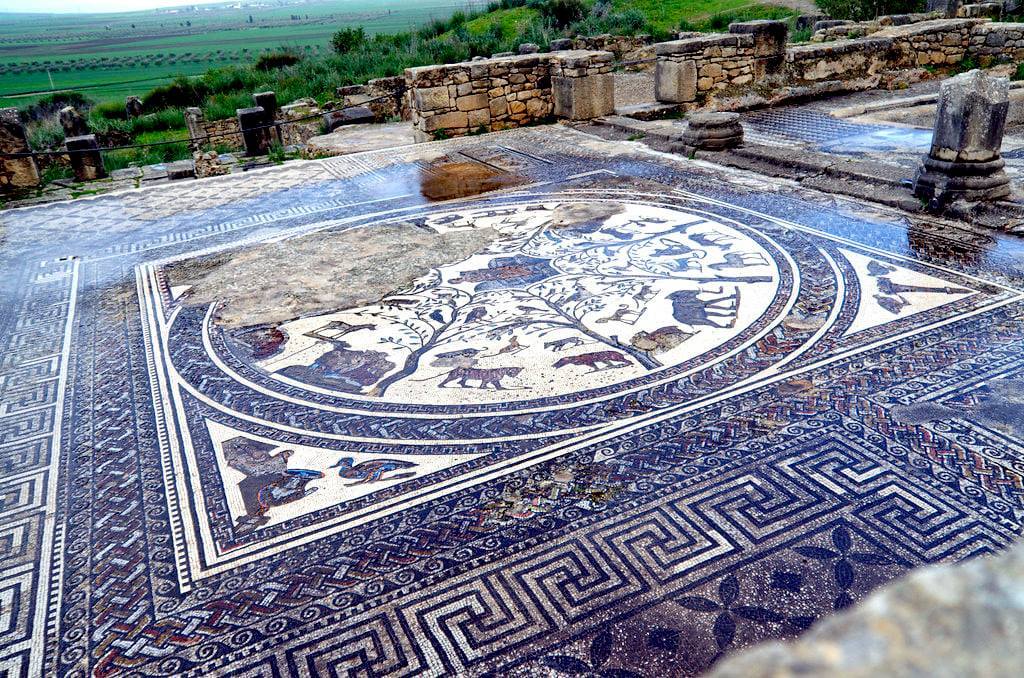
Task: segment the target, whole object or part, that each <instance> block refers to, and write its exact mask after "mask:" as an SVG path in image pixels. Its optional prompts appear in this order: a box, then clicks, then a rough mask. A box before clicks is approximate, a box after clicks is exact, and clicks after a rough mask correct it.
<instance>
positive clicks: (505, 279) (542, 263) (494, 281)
mask: <svg viewBox="0 0 1024 678" xmlns="http://www.w3.org/2000/svg"><path fill="white" fill-rule="evenodd" d="M556 273H557V271H555V269H553V268H551V265H550V264H549V263H548V261H547V260H546V259H538V258H536V257H527V256H523V255H515V256H511V257H497V258H494V259H491V260H490V261H489V262H488V263H487V268H479V269H476V270H474V271H465V272H463V273H462V274H460V275H458V276H457V277H455V278H452V279H451V280H450V282H451V283H452V284H453V285H458V284H460V283H473V284H475V285H476V287H475V289H476V290H477V291H488V290H500V289H509V288H514V287H519V286H522V285H529V284H531V283H535V282H540V281H541V280H544V279H545V278H548V277H550V276H552V275H555V274H556Z"/></svg>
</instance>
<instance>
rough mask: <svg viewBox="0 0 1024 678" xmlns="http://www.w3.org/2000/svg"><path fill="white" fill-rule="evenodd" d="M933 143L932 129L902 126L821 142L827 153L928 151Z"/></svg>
mask: <svg viewBox="0 0 1024 678" xmlns="http://www.w3.org/2000/svg"><path fill="white" fill-rule="evenodd" d="M931 143H932V133H931V131H926V130H919V129H912V128H909V127H900V128H894V129H886V130H879V131H876V132H870V133H867V134H858V135H856V136H851V137H843V138H842V139H836V140H835V141H829V142H826V143H824V144H821V145H820V146H819V148H820V149H821V150H823V151H825V152H827V153H839V154H848V153H871V152H876V153H877V152H884V151H914V152H918V151H920V152H926V151H927V150H928V149H929V148H930V147H931Z"/></svg>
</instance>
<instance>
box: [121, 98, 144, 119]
mask: <svg viewBox="0 0 1024 678" xmlns="http://www.w3.org/2000/svg"><path fill="white" fill-rule="evenodd" d="M124 112H125V114H127V116H128V117H129V118H137V117H139V116H140V115H142V113H143V108H142V99H140V98H139V97H134V96H132V97H128V98H127V99H125V100H124Z"/></svg>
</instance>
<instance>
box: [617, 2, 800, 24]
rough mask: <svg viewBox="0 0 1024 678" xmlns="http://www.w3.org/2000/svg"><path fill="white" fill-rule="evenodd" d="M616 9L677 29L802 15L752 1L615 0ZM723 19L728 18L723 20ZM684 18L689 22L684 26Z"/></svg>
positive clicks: (790, 10) (794, 11) (652, 22)
mask: <svg viewBox="0 0 1024 678" xmlns="http://www.w3.org/2000/svg"><path fill="white" fill-rule="evenodd" d="M612 6H613V7H614V8H615V9H617V10H627V9H636V10H639V11H640V12H642V13H643V14H644V15H645V16H646V17H647V20H648V21H649V22H650V23H651V25H652V26H654V27H655V28H657V29H659V30H662V31H674V30H677V29H680V28H688V27H697V28H698V29H700V28H712V29H716V30H721V29H724V28H725V27H727V26H728V25H729V23H732V21H737V20H738V21H749V20H753V19H780V18H785V17H789V16H795V15H796V14H799V12H797V11H796V10H792V9H788V8H784V7H773V6H768V5H752V3H751V0H613V2H612ZM724 19H729V20H727V21H725V22H724V24H723V20H724ZM681 20H685V22H686V24H687V25H681Z"/></svg>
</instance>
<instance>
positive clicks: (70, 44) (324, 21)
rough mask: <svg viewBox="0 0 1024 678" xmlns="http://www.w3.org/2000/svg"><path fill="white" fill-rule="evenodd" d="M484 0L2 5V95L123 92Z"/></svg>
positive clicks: (109, 96)
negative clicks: (69, 9) (57, 8)
mask: <svg viewBox="0 0 1024 678" xmlns="http://www.w3.org/2000/svg"><path fill="white" fill-rule="evenodd" d="M169 1H170V3H171V4H173V1H174V0H169ZM485 4H486V3H485V2H484V1H483V0H401V1H400V2H396V1H395V0H322V1H316V0H309V1H306V2H299V1H297V0H273V1H272V2H271V1H266V0H264V1H262V2H241V3H230V4H229V3H225V4H224V5H199V6H197V7H196V8H195V9H186V8H184V7H183V8H178V9H171V10H150V11H145V12H131V13H122V14H78V15H42V14H2V13H0V105H2V106H24V105H26V104H27V103H31V101H32V100H33V99H35V98H37V96H38V95H37V94H35V93H39V92H44V93H45V92H47V91H51V90H52V89H57V90H60V89H75V90H77V91H80V92H82V93H84V94H87V95H88V96H89V97H90V98H91V99H94V100H96V101H106V100H116V99H123V98H124V96H125V95H127V94H132V93H141V92H145V91H147V90H149V89H151V88H152V87H153V86H155V85H158V84H161V83H162V82H164V81H167V80H169V79H170V78H171V77H173V76H175V75H179V74H185V75H194V74H198V73H202V72H204V71H206V70H207V69H209V68H212V67H215V66H223V65H226V64H231V63H243V62H251V61H252V60H254V59H255V56H256V55H258V54H260V53H262V52H267V51H272V50H277V49H280V48H281V47H288V48H291V49H292V50H295V51H300V52H305V53H308V54H318V53H321V52H326V51H327V50H328V49H329V48H328V46H327V45H328V42H329V40H330V37H331V35H332V34H333V33H334V32H335V31H337V30H338V29H339V28H342V27H344V26H363V27H364V28H365V29H366V31H367V33H369V34H371V35H372V34H376V33H398V32H402V31H407V30H410V29H412V28H414V27H417V26H420V25H422V24H424V23H426V22H427V21H429V20H431V19H434V18H445V17H447V16H450V15H451V14H452V13H454V12H456V11H458V10H467V9H473V8H480V7H482V6H483V5H485Z"/></svg>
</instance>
